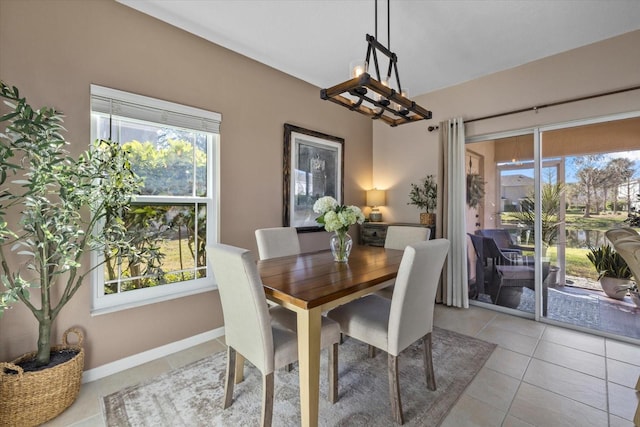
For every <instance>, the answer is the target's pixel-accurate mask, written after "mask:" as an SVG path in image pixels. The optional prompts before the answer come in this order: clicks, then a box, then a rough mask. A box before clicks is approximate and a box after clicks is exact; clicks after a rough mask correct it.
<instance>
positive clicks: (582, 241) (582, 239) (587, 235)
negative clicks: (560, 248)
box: [566, 230, 607, 249]
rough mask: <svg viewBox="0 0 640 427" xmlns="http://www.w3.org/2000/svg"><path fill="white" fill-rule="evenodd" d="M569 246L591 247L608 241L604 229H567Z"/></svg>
mask: <svg viewBox="0 0 640 427" xmlns="http://www.w3.org/2000/svg"><path fill="white" fill-rule="evenodd" d="M566 235H567V247H568V248H582V249H589V247H590V246H593V247H596V246H600V245H602V244H604V243H605V242H607V240H606V238H605V235H604V231H602V230H567V231H566Z"/></svg>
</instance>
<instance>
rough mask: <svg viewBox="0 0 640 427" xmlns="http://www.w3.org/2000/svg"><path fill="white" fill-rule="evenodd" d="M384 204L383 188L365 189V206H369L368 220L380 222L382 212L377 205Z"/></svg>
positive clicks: (384, 194)
mask: <svg viewBox="0 0 640 427" xmlns="http://www.w3.org/2000/svg"><path fill="white" fill-rule="evenodd" d="M385 204H386V193H385V191H384V190H377V189H375V188H374V189H373V190H369V191H367V206H371V213H370V214H369V221H371V222H380V221H382V213H380V211H379V210H378V206H384V205H385Z"/></svg>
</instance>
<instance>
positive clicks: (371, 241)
mask: <svg viewBox="0 0 640 427" xmlns="http://www.w3.org/2000/svg"><path fill="white" fill-rule="evenodd" d="M390 225H400V226H403V227H427V228H430V229H431V234H430V236H429V239H435V235H436V226H435V225H424V224H414V223H408V222H394V223H388V222H365V223H363V224H361V225H360V244H361V245H369V246H381V247H382V246H384V240H385V238H386V237H387V228H388V227H389V226H390Z"/></svg>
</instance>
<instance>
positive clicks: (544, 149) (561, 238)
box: [466, 114, 640, 338]
mask: <svg viewBox="0 0 640 427" xmlns="http://www.w3.org/2000/svg"><path fill="white" fill-rule="evenodd" d="M638 160H640V118H639V117H638V114H636V115H626V116H622V117H611V118H603V119H598V120H591V121H585V122H582V123H577V124H576V123H572V124H565V125H557V126H548V127H544V128H537V129H529V130H525V131H520V132H510V133H502V134H496V135H490V136H486V137H476V138H472V139H471V140H469V141H468V143H467V167H468V170H467V171H466V172H467V190H468V194H467V233H468V248H469V251H468V252H469V295H470V297H471V298H472V303H478V304H482V305H486V306H493V307H500V308H499V309H500V310H507V311H513V310H515V311H516V312H518V313H520V314H521V315H524V316H528V317H538V318H546V319H549V320H551V321H554V322H561V323H565V324H569V325H573V326H578V327H584V328H589V329H593V330H596V331H600V332H604V333H612V334H619V335H623V336H626V337H630V338H640V310H639V309H638V307H636V305H635V304H634V303H633V301H632V299H631V298H630V295H629V294H627V292H626V291H624V290H623V291H620V289H619V288H618V289H617V293H616V292H615V291H609V290H608V289H603V286H602V284H601V281H600V280H599V272H598V270H597V269H596V267H594V265H593V264H592V263H591V262H590V260H589V256H588V255H589V254H590V253H591V252H592V251H597V250H598V249H602V248H603V247H606V245H608V243H609V242H608V241H607V240H606V238H605V236H604V232H605V231H606V230H609V229H612V228H617V227H623V226H627V227H628V226H629V225H630V224H629V223H628V221H627V217H628V215H629V213H632V214H633V213H634V210H635V209H638V208H640V196H639V194H640V170H639V169H640V168H639V167H638V165H640V164H638V163H637V162H638ZM631 225H635V224H631Z"/></svg>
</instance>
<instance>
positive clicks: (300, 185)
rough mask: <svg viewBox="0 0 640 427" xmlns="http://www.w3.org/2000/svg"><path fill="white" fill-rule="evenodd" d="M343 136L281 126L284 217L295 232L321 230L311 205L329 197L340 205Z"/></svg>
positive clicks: (285, 223)
mask: <svg viewBox="0 0 640 427" xmlns="http://www.w3.org/2000/svg"><path fill="white" fill-rule="evenodd" d="M343 149H344V139H343V138H338V137H337V136H331V135H327V134H324V133H320V132H316V131H312V130H309V129H304V128H301V127H298V126H294V125H291V124H288V123H287V124H285V125H284V156H283V158H284V167H283V175H284V179H283V216H282V217H283V218H282V222H283V225H284V226H285V227H296V228H297V229H298V232H310V231H322V230H323V228H322V227H321V226H319V225H318V224H317V223H316V217H317V214H316V213H315V212H313V204H314V203H315V202H316V200H318V199H319V198H320V197H324V196H331V197H333V198H335V199H336V200H337V201H338V203H340V204H342V191H343V176H344V170H343V166H344V158H343Z"/></svg>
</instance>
